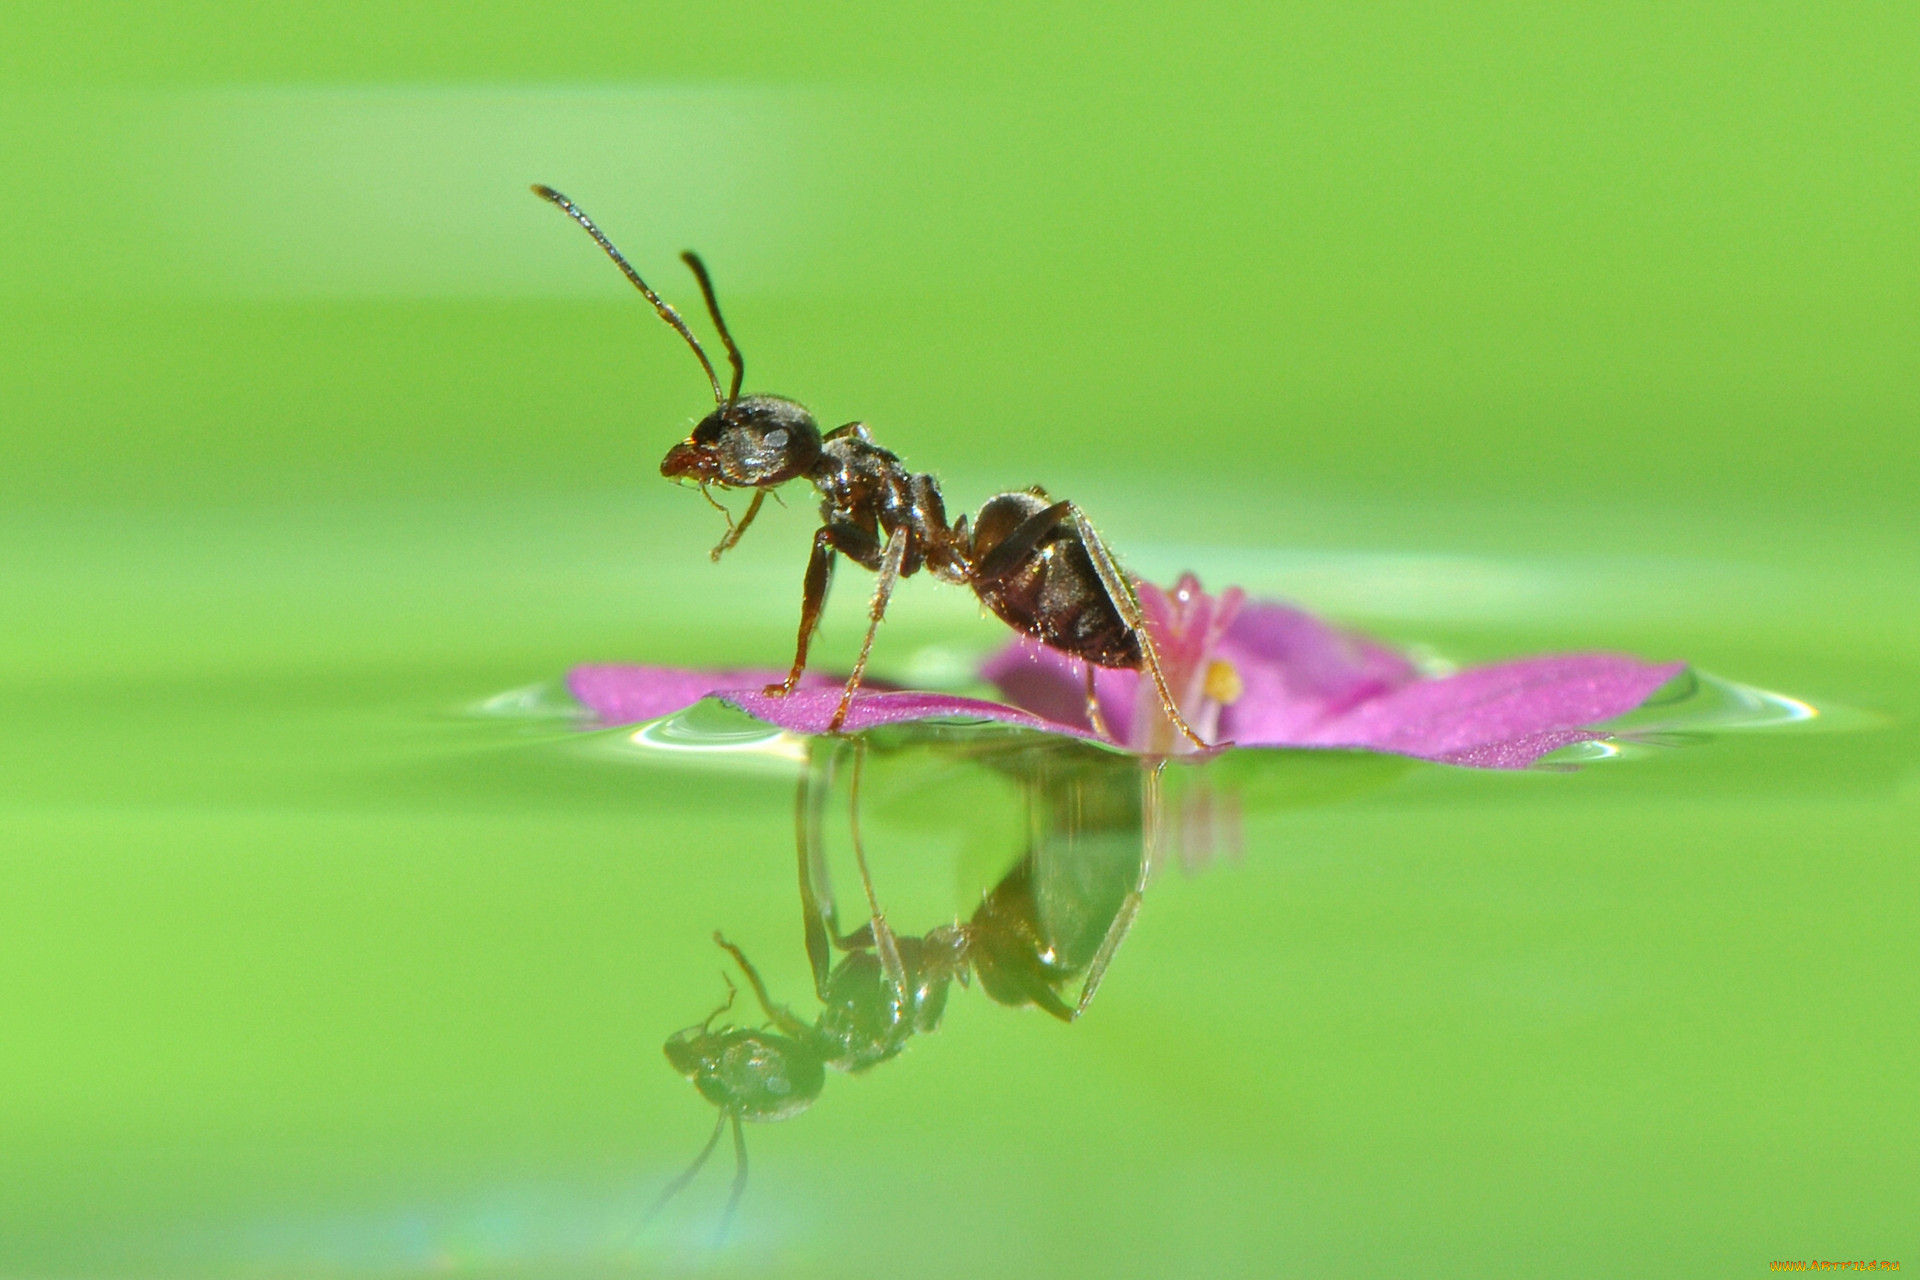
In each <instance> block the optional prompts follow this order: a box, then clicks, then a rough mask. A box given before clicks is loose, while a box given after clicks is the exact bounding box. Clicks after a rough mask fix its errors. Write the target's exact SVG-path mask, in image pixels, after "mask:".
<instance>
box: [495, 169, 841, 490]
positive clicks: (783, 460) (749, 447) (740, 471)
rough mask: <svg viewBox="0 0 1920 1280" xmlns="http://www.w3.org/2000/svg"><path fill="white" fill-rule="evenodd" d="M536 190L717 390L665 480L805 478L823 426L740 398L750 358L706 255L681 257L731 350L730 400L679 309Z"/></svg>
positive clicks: (567, 206)
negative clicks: (634, 292) (737, 339)
mask: <svg viewBox="0 0 1920 1280" xmlns="http://www.w3.org/2000/svg"><path fill="white" fill-rule="evenodd" d="M533 192H534V194H535V195H537V196H539V197H540V198H541V199H542V200H546V201H548V202H549V203H551V204H554V205H557V206H558V207H559V208H560V209H561V211H562V212H564V213H565V214H566V215H567V216H568V217H570V218H572V219H573V220H574V221H575V222H577V223H579V224H580V226H581V228H582V229H583V230H585V231H586V233H587V234H588V235H590V236H592V237H593V239H594V242H595V243H596V244H598V245H599V246H600V248H601V249H602V250H604V251H605V252H606V255H607V256H608V257H609V258H611V259H613V263H614V265H615V266H617V267H619V268H620V270H621V272H622V274H624V275H625V276H626V277H627V279H628V280H630V281H632V283H633V287H634V288H636V289H638V290H639V291H640V292H641V294H642V295H644V296H645V297H646V299H647V301H648V302H651V303H652V304H653V309H654V310H655V311H656V312H658V313H659V316H660V318H661V319H662V320H664V321H666V322H667V323H668V324H669V325H671V326H672V327H673V330H674V332H676V333H678V334H679V335H680V336H681V337H682V338H684V339H686V343H687V346H688V347H689V348H691V349H692V351H693V354H694V358H695V359H697V360H698V361H699V362H700V368H701V370H702V371H703V372H704V373H705V374H706V375H707V382H708V383H709V384H710V385H711V386H712V387H713V403H714V405H715V408H714V411H713V412H712V413H710V414H708V415H707V417H706V420H705V421H703V422H702V423H701V424H700V425H699V426H698V427H695V428H694V431H693V434H692V435H691V436H688V437H687V438H686V439H685V440H683V441H681V442H680V443H679V444H677V445H675V446H673V448H672V449H670V450H668V451H667V456H666V458H665V459H664V460H663V461H662V462H661V463H660V474H661V475H664V476H667V477H668V478H670V479H675V480H693V481H696V482H698V483H700V484H703V485H706V484H717V485H720V486H721V487H723V488H738V489H748V488H753V489H758V488H765V487H767V486H769V485H776V484H784V483H785V482H786V481H788V480H792V479H794V478H795V477H797V476H800V475H803V474H805V473H806V471H807V470H808V468H810V467H812V466H813V464H814V462H815V461H816V460H817V459H818V458H819V456H820V428H819V427H818V426H817V425H815V423H814V421H813V415H812V414H810V413H808V412H807V411H806V410H805V409H803V408H801V407H800V406H799V405H797V404H795V403H794V402H793V401H791V400H783V399H781V398H780V397H779V396H745V397H742V396H741V394H740V383H741V380H742V379H743V378H744V377H745V376H746V371H747V365H746V360H745V359H744V358H743V357H742V356H741V354H740V348H739V347H738V346H737V345H735V343H734V341H733V334H732V333H731V332H729V331H728V329H727V322H726V319H725V317H723V316H722V315H721V314H720V302H719V299H718V298H716V297H715V296H714V292H713V279H712V277H710V276H709V275H708V274H707V267H706V264H705V263H703V262H702V261H700V255H698V254H696V253H694V252H692V251H691V250H689V251H687V252H686V253H683V254H681V255H680V259H681V261H683V262H685V263H686V264H687V268H688V269H689V270H691V271H692V272H693V278H694V279H695V280H698V281H699V282H700V296H701V297H703V298H705V299H706V303H707V314H708V315H709V316H711V317H713V327H714V328H715V329H717V330H719V331H720V341H721V342H723V343H725V344H726V348H727V361H728V363H730V364H731V365H732V366H733V383H732V385H731V387H730V388H729V389H728V390H727V391H726V392H725V393H724V394H723V393H722V392H721V390H720V377H719V375H718V374H716V373H715V372H714V369H713V361H711V360H709V359H707V353H706V351H705V350H704V349H702V347H701V346H700V340H699V339H698V338H695V337H694V336H693V330H691V329H689V328H687V322H686V321H685V320H682V319H681V318H680V313H679V312H678V311H675V310H674V309H673V308H672V307H671V306H669V305H667V303H666V302H665V301H664V300H663V299H662V298H661V297H660V295H659V294H657V293H655V292H654V291H653V288H652V286H650V285H648V284H647V282H646V281H645V280H642V279H641V278H640V273H639V272H638V271H635V270H634V269H633V265H632V264H631V263H629V262H628V261H627V260H626V258H625V257H623V256H622V255H621V253H620V250H618V249H616V248H614V245H613V241H611V240H609V239H607V237H606V236H605V235H604V234H603V233H602V232H601V230H600V228H599V227H596V226H595V225H594V224H593V220H592V219H591V218H589V217H587V215H586V214H585V213H583V212H582V211H581V209H580V207H579V206H578V205H576V204H574V202H573V201H571V200H569V199H567V197H565V196H563V195H561V194H560V193H559V192H558V191H555V190H554V189H553V188H552V187H544V186H536V187H534V189H533Z"/></svg>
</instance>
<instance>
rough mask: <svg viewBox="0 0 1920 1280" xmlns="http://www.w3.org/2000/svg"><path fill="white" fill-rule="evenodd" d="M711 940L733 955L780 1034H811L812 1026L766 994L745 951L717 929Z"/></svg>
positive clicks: (801, 1037)
mask: <svg viewBox="0 0 1920 1280" xmlns="http://www.w3.org/2000/svg"><path fill="white" fill-rule="evenodd" d="M713 940H714V941H715V942H716V943H718V944H719V946H720V949H721V950H723V951H725V952H726V953H727V954H728V955H730V956H732V957H733V960H734V963H735V964H737V965H739V966H740V972H741V973H744V974H746V975H747V982H748V983H749V984H750V985H751V986H752V987H753V995H754V998H755V999H756V1000H758V1001H759V1002H760V1007H761V1008H762V1009H764V1010H765V1011H766V1014H767V1017H768V1019H769V1020H771V1021H772V1023H773V1025H775V1026H776V1027H778V1028H780V1030H781V1032H782V1034H785V1035H790V1036H793V1037H795V1038H796V1039H804V1038H805V1037H807V1036H810V1035H812V1034H813V1028H812V1027H810V1026H808V1025H807V1024H806V1023H804V1022H802V1021H800V1019H798V1018H796V1017H795V1016H794V1015H793V1010H791V1009H789V1008H787V1007H786V1006H785V1005H783V1004H775V1003H774V1002H773V997H772V996H771V995H769V994H767V984H766V983H764V982H762V981H761V980H760V971H759V970H758V969H756V968H754V967H753V961H751V960H749V959H747V953H746V952H744V951H742V950H741V949H740V948H739V947H736V946H734V945H733V944H732V943H731V942H728V941H727V939H726V936H725V935H724V934H722V933H721V932H720V931H719V930H718V929H715V930H714V931H713Z"/></svg>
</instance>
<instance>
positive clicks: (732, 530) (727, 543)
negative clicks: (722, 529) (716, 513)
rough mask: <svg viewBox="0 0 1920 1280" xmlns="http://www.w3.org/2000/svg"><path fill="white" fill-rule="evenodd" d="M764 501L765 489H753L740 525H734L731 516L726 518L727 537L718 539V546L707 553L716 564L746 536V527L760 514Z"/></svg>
mask: <svg viewBox="0 0 1920 1280" xmlns="http://www.w3.org/2000/svg"><path fill="white" fill-rule="evenodd" d="M766 500H767V491H766V490H765V489H755V490H754V491H753V501H752V502H749V503H748V504H747V514H745V515H744V516H741V517H740V523H739V524H735V523H734V522H733V517H732V516H728V517H727V536H726V537H724V538H722V539H720V543H719V545H718V546H716V547H714V549H713V550H712V551H711V552H709V553H708V554H709V555H710V556H711V558H712V559H713V560H714V561H715V562H716V563H718V562H719V559H720V557H721V556H723V555H725V554H726V553H727V552H729V551H731V550H733V548H734V544H736V543H738V542H739V541H740V539H741V537H742V536H744V535H745V534H746V532H747V526H748V525H750V524H752V523H753V518H754V517H755V516H757V515H759V514H760V504H761V503H763V502H765V501H766Z"/></svg>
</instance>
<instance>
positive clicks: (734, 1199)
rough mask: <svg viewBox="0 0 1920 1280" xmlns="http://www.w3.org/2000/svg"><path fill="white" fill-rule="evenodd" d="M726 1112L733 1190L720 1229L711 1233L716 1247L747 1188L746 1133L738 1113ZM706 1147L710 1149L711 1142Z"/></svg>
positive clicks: (715, 1134)
mask: <svg viewBox="0 0 1920 1280" xmlns="http://www.w3.org/2000/svg"><path fill="white" fill-rule="evenodd" d="M727 1114H728V1115H729V1116H731V1117H732V1118H733V1190H732V1191H730V1192H728V1193H727V1209H726V1212H725V1213H722V1214H721V1215H720V1229H719V1230H718V1231H716V1232H714V1233H713V1245H714V1248H716V1249H717V1248H719V1247H720V1246H721V1245H723V1244H725V1243H726V1241H727V1228H728V1227H731V1226H732V1225H733V1211H734V1210H735V1209H738V1208H739V1207H740V1197H741V1196H742V1195H744V1194H746V1190H747V1135H746V1134H745V1133H743V1132H742V1131H741V1129H740V1113H739V1112H738V1111H729V1112H728V1113H727ZM713 1136H714V1137H716V1138H717V1137H719V1136H720V1132H719V1130H717V1129H716V1130H715V1131H714V1135H713ZM708 1149H709V1150H711V1149H712V1144H711V1143H709V1144H708Z"/></svg>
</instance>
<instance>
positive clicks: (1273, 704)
mask: <svg viewBox="0 0 1920 1280" xmlns="http://www.w3.org/2000/svg"><path fill="white" fill-rule="evenodd" d="M1189 595H1190V596H1192V597H1193V599H1192V600H1191V601H1188V602H1184V603H1181V608H1182V609H1184V610H1185V613H1184V614H1183V617H1182V618H1181V619H1176V621H1182V622H1183V623H1184V624H1185V628H1186V629H1185V631H1184V632H1183V635H1182V638H1181V643H1182V644H1184V645H1186V647H1187V648H1189V649H1193V652H1190V653H1189V652H1186V650H1185V649H1183V650H1182V655H1181V656H1182V660H1183V661H1184V662H1186V663H1188V664H1189V665H1197V664H1199V663H1202V662H1205V661H1212V660H1215V659H1217V660H1219V661H1223V662H1226V663H1229V664H1231V665H1232V667H1233V668H1234V671H1235V673H1236V674H1237V675H1238V676H1239V679H1240V682H1241V685H1242V688H1243V692H1242V694H1241V696H1240V697H1239V698H1238V699H1236V700H1235V701H1234V702H1233V703H1232V704H1231V705H1229V706H1226V707H1224V708H1222V709H1221V714H1220V736H1221V738H1222V739H1224V740H1226V741H1230V742H1233V743H1234V744H1235V745H1237V746H1242V747H1329V748H1359V749H1365V750H1370V751H1384V752H1391V753H1394V754H1397V755H1406V756H1414V757H1417V758H1420V759H1424V760H1434V761H1440V762H1442V763H1447V764H1456V765H1468V766H1473V767H1476V768H1483V769H1520V768H1525V767H1526V766H1528V765H1530V764H1532V763H1533V762H1534V761H1536V760H1538V759H1539V758H1540V757H1541V756H1543V755H1546V754H1547V753H1548V752H1550V751H1554V750H1557V749H1559V748H1561V747H1564V746H1567V745H1569V744H1571V743H1575V742H1584V741H1589V740H1591V739H1594V738H1600V737H1604V736H1605V734H1604V733H1602V732H1600V731H1599V730H1596V729H1595V728H1593V726H1594V725H1596V724H1599V723H1602V722H1604V721H1607V720H1610V719H1612V718H1614V717H1615V716H1620V715H1624V714H1626V713H1627V712H1629V711H1631V710H1633V709H1634V708H1635V707H1638V706H1639V705H1640V704H1641V703H1643V702H1645V701H1646V699H1647V697H1648V696H1649V695H1651V694H1652V693H1653V692H1654V691H1655V690H1656V689H1658V688H1659V687H1660V686H1661V685H1663V684H1665V683H1666V682H1667V681H1669V680H1671V679H1672V678H1673V677H1674V676H1676V675H1678V674H1679V673H1680V671H1681V670H1683V669H1684V664H1681V663H1677V662H1671V663H1648V662H1642V661H1640V660H1639V659H1637V658H1631V657H1626V656H1624V655H1621V654H1609V653H1576V654H1557V655H1551V656H1547V657H1540V658H1528V659H1522V660H1518V661H1513V662H1504V663H1498V664H1495V665H1492V666H1486V667H1476V668H1473V669H1470V670H1467V671H1462V672H1460V673H1458V674H1457V675H1452V676H1447V677H1445V678H1442V679H1422V678H1421V677H1420V676H1419V673H1418V672H1417V671H1416V670H1415V668H1414V667H1413V665H1412V663H1410V662H1409V661H1408V660H1407V659H1406V657H1405V656H1404V655H1402V654H1399V653H1397V652H1395V651H1394V650H1392V649H1390V648H1388V647H1386V646H1384V645H1382V644H1380V643H1378V642H1376V641H1373V640H1369V639H1367V638H1366V637H1365V636H1361V635H1358V634H1355V633H1352V632H1348V631H1343V630H1341V629H1339V628H1337V627H1333V626H1330V625H1329V624H1327V623H1325V622H1323V621H1321V620H1320V619H1318V618H1315V617H1313V616H1312V615H1311V614H1308V613H1304V612H1302V611H1300V610H1298V609H1294V608H1291V607H1289V606H1286V605H1281V604H1274V603H1268V602H1247V603H1246V604H1244V605H1243V606H1241V607H1240V608H1239V612H1238V613H1237V614H1233V613H1231V611H1230V610H1231V607H1232V606H1233V605H1236V604H1238V603H1239V602H1238V601H1237V600H1234V599H1232V598H1230V597H1229V598H1227V611H1225V612H1215V611H1214V605H1212V604H1211V603H1209V602H1208V600H1207V598H1206V597H1204V596H1200V595H1199V594H1198V587H1197V584H1195V585H1194V587H1193V590H1192V591H1191V592H1189ZM1156 603H1157V604H1160V605H1162V606H1163V609H1162V611H1163V612H1165V611H1166V609H1168V608H1171V607H1172V606H1171V605H1168V604H1167V602H1165V601H1158V600H1156ZM1176 603H1179V602H1176ZM1223 616H1224V617H1230V618H1231V623H1230V625H1227V626H1226V627H1225V630H1224V632H1221V631H1220V629H1219V627H1217V626H1215V625H1214V623H1215V622H1217V621H1219V619H1220V618H1221V617H1223ZM1196 646H1197V647H1196ZM783 674H784V673H782V672H779V671H759V670H750V671H689V670H685V669H682V668H677V667H641V666H588V667H577V668H575V669H574V670H573V671H572V672H570V673H569V674H568V677H567V686H568V688H569V690H570V691H571V692H572V693H573V695H574V697H576V698H577V699H579V701H580V702H581V703H582V704H583V705H584V706H586V707H587V708H588V709H589V710H590V711H592V712H593V714H594V715H595V717H596V718H598V719H599V720H600V721H601V722H603V723H606V724H632V723H635V722H638V721H642V720H652V719H656V718H658V717H660V716H666V715H671V714H673V713H674V712H677V711H682V710H685V709H686V708H687V707H690V706H692V705H693V704H694V703H696V702H698V701H700V700H701V699H702V698H706V697H718V698H721V699H723V700H724V701H726V702H728V703H731V704H732V705H734V706H736V707H738V708H740V709H741V710H742V711H745V712H747V713H748V714H749V715H753V716H756V717H758V718H759V719H761V720H764V721H766V722H768V723H769V724H774V725H778V726H779V727H781V728H783V729H788V730H791V731H793V732H796V733H809V734H815V733H824V732H826V729H827V724H828V722H829V721H830V720H831V719H832V717H833V713H834V710H835V709H836V708H837V707H838V706H839V703H840V694H841V688H842V685H841V682H840V681H839V680H838V679H837V678H834V677H831V676H826V675H808V676H807V677H806V678H805V679H803V680H802V681H801V683H800V687H799V688H797V689H795V690H794V692H793V693H792V694H790V695H788V696H787V697H784V698H775V697H769V696H768V695H767V694H766V692H765V686H766V685H768V684H770V683H772V682H774V681H775V680H778V679H779V678H780V677H781V676H782V675H783ZM982 675H983V676H985V677H986V679H988V680H989V681H991V682H992V683H993V684H994V685H995V686H996V687H998V688H999V690H1000V691H1001V693H1002V694H1004V695H1005V696H1006V697H1007V698H1008V699H1009V700H1010V701H1011V702H1012V703H1014V704H1015V705H1013V706H1007V705H1004V704H1001V703H996V702H986V701H982V700H980V699H977V698H961V697H954V696H951V695H947V694H937V693H926V692H917V691H912V690H889V689H886V688H884V687H882V686H877V685H869V686H867V687H863V688H862V689H861V691H860V693H859V695H858V696H857V697H856V698H855V699H854V701H853V705H852V708H851V709H850V711H849V714H848V717H847V722H846V724H845V726H844V728H845V730H846V731H848V732H858V731H859V730H862V729H870V728H874V727H876V726H878V725H887V724H899V723H902V722H905V721H911V720H928V719H935V718H960V719H968V720H985V721H991V722H995V723H999V724H1008V725H1018V726H1021V727H1025V728H1030V729H1038V730H1042V731H1045V732H1050V733H1065V734H1071V735H1073V736H1075V737H1082V738H1091V737H1093V736H1094V734H1093V732H1092V729H1091V727H1090V726H1089V724H1088V721H1087V716H1086V683H1085V681H1086V676H1085V671H1084V668H1083V667H1082V665H1081V664H1080V662H1079V661H1078V660H1077V659H1074V658H1069V657H1068V656H1067V655H1065V654H1063V653H1060V652H1059V651H1057V650H1054V649H1049V648H1047V647H1046V646H1044V645H1042V644H1040V643H1039V642H1037V641H1035V640H1033V639H1031V638H1028V637H1021V638H1020V639H1018V640H1016V641H1014V642H1013V643H1012V644H1009V645H1008V646H1006V647H1005V648H1004V649H1002V650H1001V651H1000V652H999V653H997V654H995V655H994V656H993V657H992V658H991V659H989V660H988V662H987V663H986V665H985V667H984V668H983V670H982ZM1095 679H1096V688H1097V691H1098V697H1099V702H1100V708H1101V714H1102V717H1103V718H1104V719H1105V721H1106V723H1107V726H1108V727H1109V728H1110V729H1111V730H1112V731H1113V733H1114V735H1115V737H1116V739H1117V740H1118V741H1120V742H1122V743H1125V742H1128V741H1130V736H1129V735H1130V733H1131V730H1132V727H1133V721H1134V718H1135V714H1136V697H1137V696H1138V695H1139V686H1140V681H1141V679H1142V677H1141V675H1140V673H1138V672H1135V671H1124V670H1122V671H1116V670H1108V669H1105V668H1099V669H1096V671H1095Z"/></svg>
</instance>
